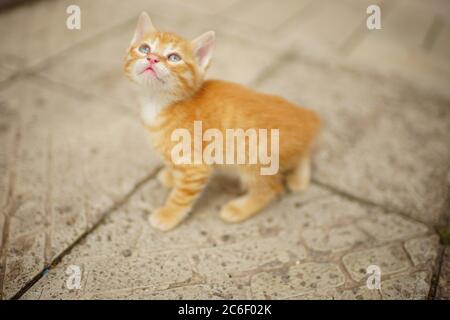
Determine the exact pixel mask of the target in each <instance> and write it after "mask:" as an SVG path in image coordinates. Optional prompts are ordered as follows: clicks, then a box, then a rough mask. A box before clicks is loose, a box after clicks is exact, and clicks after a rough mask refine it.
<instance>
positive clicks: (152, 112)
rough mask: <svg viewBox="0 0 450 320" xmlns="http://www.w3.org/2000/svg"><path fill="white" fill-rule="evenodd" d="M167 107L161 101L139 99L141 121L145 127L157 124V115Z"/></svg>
mask: <svg viewBox="0 0 450 320" xmlns="http://www.w3.org/2000/svg"><path fill="white" fill-rule="evenodd" d="M166 105H167V102H166V101H164V100H163V99H149V98H143V99H141V119H142V121H143V122H144V124H145V125H147V126H155V125H157V124H158V115H159V114H160V113H161V111H162V110H163V109H164V107H165V106H166Z"/></svg>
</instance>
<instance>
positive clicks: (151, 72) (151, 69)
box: [139, 66, 164, 83]
mask: <svg viewBox="0 0 450 320" xmlns="http://www.w3.org/2000/svg"><path fill="white" fill-rule="evenodd" d="M145 73H150V74H151V75H152V76H153V77H154V78H155V79H157V80H159V81H161V82H162V83H164V81H163V80H162V79H161V78H160V77H158V74H157V73H156V71H155V69H153V67H152V66H148V67H147V68H145V69H144V70H142V71H141V73H139V74H145Z"/></svg>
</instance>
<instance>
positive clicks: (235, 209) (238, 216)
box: [220, 202, 249, 223]
mask: <svg viewBox="0 0 450 320" xmlns="http://www.w3.org/2000/svg"><path fill="white" fill-rule="evenodd" d="M220 217H221V218H222V220H224V221H226V222H230V223H238V222H241V221H244V220H245V219H247V218H248V217H249V215H247V214H245V213H244V212H243V211H242V209H241V208H240V207H239V206H238V205H236V204H235V203H233V202H230V203H227V204H226V205H224V206H223V207H222V210H220Z"/></svg>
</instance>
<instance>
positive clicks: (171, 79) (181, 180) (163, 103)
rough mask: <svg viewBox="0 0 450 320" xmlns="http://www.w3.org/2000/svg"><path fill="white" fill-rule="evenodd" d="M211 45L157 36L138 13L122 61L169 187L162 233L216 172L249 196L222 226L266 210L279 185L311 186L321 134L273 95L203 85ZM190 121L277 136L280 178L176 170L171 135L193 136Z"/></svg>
mask: <svg viewBox="0 0 450 320" xmlns="http://www.w3.org/2000/svg"><path fill="white" fill-rule="evenodd" d="M213 44H214V33H213V32H207V33H205V34H204V35H202V36H200V37H199V38H197V39H195V40H193V41H188V40H185V39H183V38H181V37H179V36H177V35H175V34H172V33H168V32H160V31H157V30H156V29H155V28H154V27H153V24H152V22H151V20H150V18H149V17H148V15H147V14H146V13H143V14H141V16H140V18H139V22H138V26H137V28H136V32H135V35H134V38H133V40H132V43H131V45H130V47H129V49H128V53H127V56H126V59H125V66H124V68H125V73H126V74H127V76H128V77H129V78H130V79H131V80H132V81H134V82H136V83H138V84H139V85H140V87H141V88H142V96H141V100H142V105H141V110H142V112H141V114H142V119H143V122H144V124H145V126H146V128H147V129H148V131H149V133H150V135H151V138H152V141H153V144H154V147H155V149H156V150H157V151H158V152H159V153H160V155H161V156H162V157H163V159H164V161H165V163H166V167H165V168H164V169H163V170H162V171H161V172H160V173H159V176H158V178H159V179H160V181H161V182H162V183H163V184H164V185H165V186H167V187H169V188H172V191H171V193H170V195H169V197H168V199H167V201H166V204H165V205H164V206H163V207H162V208H159V209H157V210H155V211H154V212H153V213H152V214H151V216H150V222H151V224H152V225H153V226H154V227H156V228H159V229H161V230H170V229H172V228H174V227H175V226H177V225H178V224H179V223H180V222H181V221H182V220H183V219H184V218H185V217H186V216H187V214H188V213H189V212H190V211H191V209H192V206H193V204H194V203H195V201H196V200H197V199H198V198H199V196H200V194H201V192H202V191H203V190H204V188H205V187H206V185H207V183H208V180H209V177H210V176H211V174H212V172H213V171H214V169H216V168H218V167H225V168H226V169H230V170H233V171H235V172H238V173H239V174H240V177H241V180H242V182H243V184H244V185H245V187H246V189H247V192H246V194H245V195H243V196H241V197H239V198H237V199H234V200H232V201H230V202H229V203H227V204H225V205H224V206H223V208H222V209H221V213H220V216H221V217H222V218H223V219H224V220H225V221H227V222H240V221H243V220H245V219H247V218H249V217H251V216H252V215H254V214H255V213H257V212H259V211H260V210H261V209H263V208H264V207H266V206H267V205H268V204H269V203H270V202H271V201H272V200H273V199H274V198H275V197H276V196H277V195H278V194H280V193H281V192H282V191H283V182H284V181H286V183H287V185H288V187H289V188H290V189H291V190H294V191H301V190H304V189H305V188H306V187H307V186H308V184H309V180H310V152H311V147H312V144H313V141H314V139H315V137H316V136H317V133H318V131H319V127H320V121H319V118H318V117H317V115H316V114H315V113H314V112H312V111H310V110H308V109H305V108H301V107H299V106H296V105H294V104H292V103H290V102H289V101H286V100H285V99H283V98H281V97H278V96H273V95H267V94H263V93H258V92H255V91H253V90H251V89H248V88H245V87H243V86H241V85H238V84H234V83H230V82H225V81H219V80H207V81H205V80H204V77H205V72H206V70H207V68H208V66H209V64H210V61H211V56H212V51H213ZM147 49H148V50H147ZM237 50H238V49H237ZM173 54H176V55H177V56H178V58H180V60H178V58H174V56H171V55H173ZM146 68H149V69H146ZM142 70H145V71H142ZM194 121H202V124H203V128H204V130H206V129H208V128H216V129H218V130H220V131H221V132H224V131H225V129H227V128H242V129H244V130H246V129H250V128H265V129H268V130H270V129H278V130H279V132H280V135H279V155H278V156H279V164H280V171H279V173H277V174H275V175H261V174H260V167H261V164H251V165H250V164H241V165H237V164H236V165H217V164H216V165H206V164H190V165H175V164H174V163H173V161H172V159H171V150H172V148H173V147H174V145H175V144H176V142H173V141H172V140H171V134H172V132H173V131H174V130H175V129H179V128H185V129H187V130H189V132H190V133H191V135H193V134H194V132H193V123H194ZM204 147H205V144H204V143H203V144H202V149H203V148H204Z"/></svg>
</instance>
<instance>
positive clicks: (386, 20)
mask: <svg viewBox="0 0 450 320" xmlns="http://www.w3.org/2000/svg"><path fill="white" fill-rule="evenodd" d="M389 7H390V9H389V10H388V12H386V14H384V15H383V13H384V11H383V10H382V29H381V30H367V29H365V30H361V36H360V41H356V42H355V45H354V47H353V48H352V49H351V50H350V53H349V55H348V60H351V61H352V62H353V63H354V64H364V65H366V66H370V67H371V68H372V69H375V70H378V71H379V72H382V73H388V74H398V75H402V77H403V78H406V79H408V81H411V82H413V83H415V84H416V85H418V86H422V87H427V88H428V89H429V90H434V91H436V92H440V93H442V94H446V95H447V93H448V90H447V89H446V88H448V86H449V84H450V63H449V59H448V54H446V50H447V49H445V46H446V45H445V43H447V42H448V41H447V40H446V39H448V38H443V37H442V36H443V34H442V35H441V34H439V33H441V32H440V30H438V31H435V30H434V29H435V27H433V24H436V21H440V20H436V19H440V18H439V17H441V14H440V13H437V12H435V11H436V10H439V11H441V12H449V9H450V5H449V3H448V2H447V3H444V2H441V3H439V5H437V4H436V3H435V4H431V3H427V8H425V7H424V4H423V3H421V2H420V1H394V2H389ZM431 8H434V10H433V9H431ZM438 8H439V9H438ZM441 19H442V21H443V22H437V23H438V24H439V26H438V28H439V29H440V28H441V25H442V27H443V28H448V21H449V18H448V16H446V14H444V17H443V18H441ZM436 32H438V33H437V34H435V33H436ZM435 38H436V39H435ZM430 51H434V53H433V54H432V55H431V54H430ZM447 97H448V95H447Z"/></svg>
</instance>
